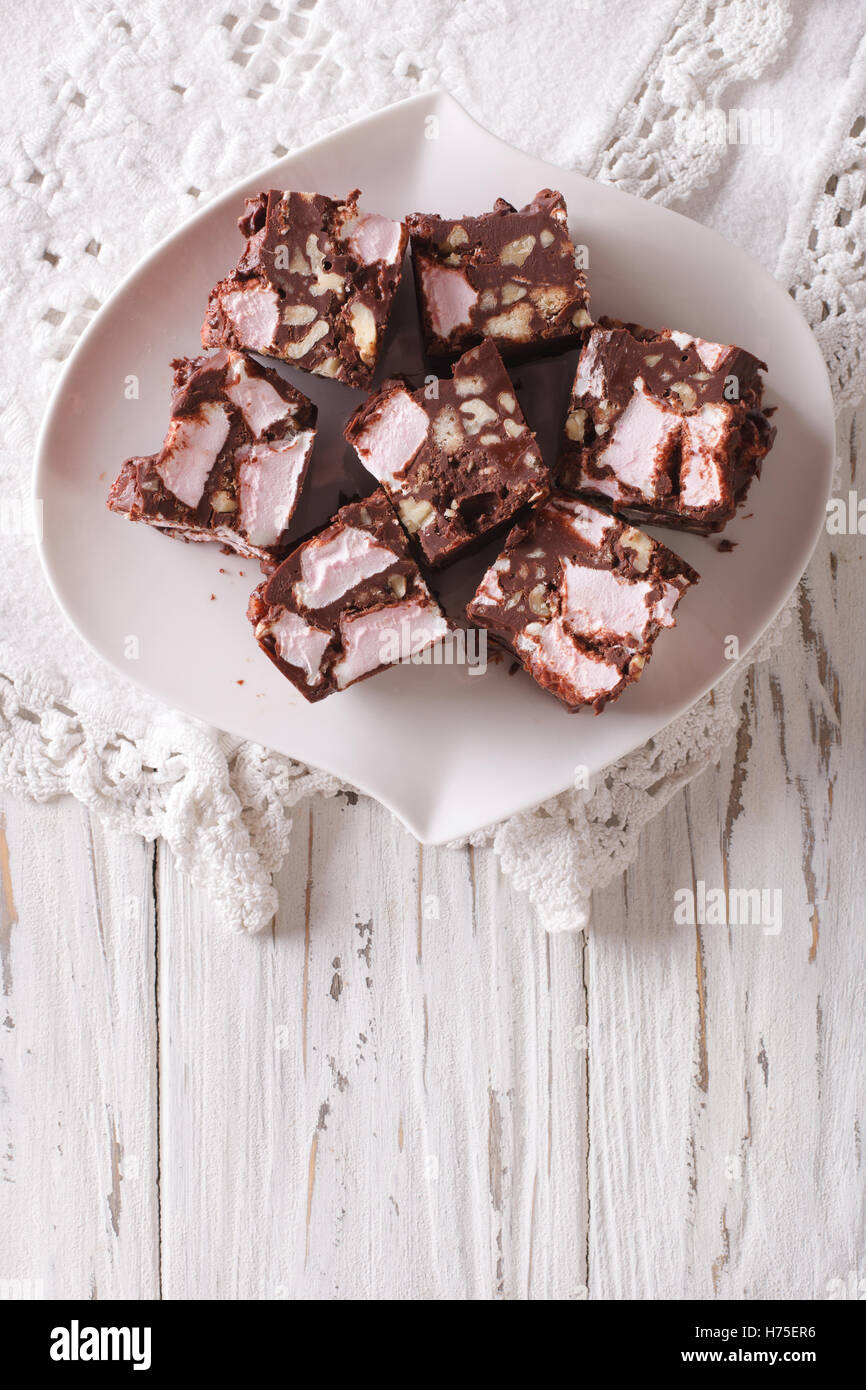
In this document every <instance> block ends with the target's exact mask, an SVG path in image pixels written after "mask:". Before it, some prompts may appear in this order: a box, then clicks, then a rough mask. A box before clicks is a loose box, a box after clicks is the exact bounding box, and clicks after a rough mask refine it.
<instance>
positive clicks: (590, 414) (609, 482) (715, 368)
mask: <svg viewBox="0 0 866 1390" xmlns="http://www.w3.org/2000/svg"><path fill="white" fill-rule="evenodd" d="M762 371H766V364H765V363H764V362H761V361H760V360H759V359H758V358H757V357H754V356H753V355H752V354H751V353H750V352H746V351H745V350H744V349H743V348H739V347H734V346H733V345H732V344H726V343H710V342H706V341H705V340H704V339H703V338H692V337H690V336H689V335H688V334H687V333H675V332H672V331H671V330H670V329H668V328H664V329H662V330H661V332H659V333H654V332H652V331H651V330H648V329H645V328H640V327H639V326H638V325H637V324H622V323H619V322H618V321H616V320H602V321H601V323H600V324H598V325H596V327H594V328H593V329H592V330H591V332H590V333H589V336H588V338H587V341H586V344H585V346H584V348H583V351H582V353H581V355H580V361H579V362H578V366H577V374H576V376H575V378H574V386H573V388H572V393H571V402H570V404H569V411H568V417H567V419H566V423H565V439H564V442H563V446H562V452H561V454H560V458H559V464H558V476H557V480H558V482H559V484H560V486H562V487H564V488H568V489H569V490H570V491H573V492H576V493H578V494H579V495H580V496H581V497H596V498H598V497H601V498H604V499H606V500H607V502H608V503H609V505H610V506H611V507H612V509H613V511H614V512H616V513H617V514H618V515H622V516H626V517H629V518H631V519H632V520H634V521H645V522H656V523H657V524H658V525H659V526H673V527H676V528H677V529H679V530H683V531H698V532H700V533H701V534H703V535H706V534H708V533H709V532H711V531H720V530H721V529H722V527H724V526H725V525H726V524H727V522H729V521H730V520H731V518H732V516H733V515H734V513H735V512H736V509H737V506H738V504H739V503H740V502H741V501H742V500H743V498H744V497H745V495H746V492H747V490H748V487H749V484H750V483H751V481H752V479H753V478H754V477H757V476H759V475H760V471H761V464H762V462H763V460H764V457H765V455H766V454H767V453H768V451H769V449H770V446H771V445H772V443H773V440H774V438H775V435H776V431H775V429H774V428H773V426H772V425H771V424H770V423H769V420H768V418H767V412H765V411H764V410H762V408H761V401H762V397H763V389H764V388H763V379H762V377H761V372H762Z"/></svg>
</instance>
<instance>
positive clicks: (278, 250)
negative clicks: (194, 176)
mask: <svg viewBox="0 0 866 1390" xmlns="http://www.w3.org/2000/svg"><path fill="white" fill-rule="evenodd" d="M358 197H359V192H358V190H357V189H356V190H355V191H354V192H352V193H350V194H349V195H348V197H347V198H346V199H345V200H344V201H343V202H339V201H337V200H336V199H334V198H329V197H326V196H325V195H324V194H319V193H299V192H292V191H287V192H281V191H280V190H278V189H271V190H270V191H269V192H267V193H260V194H259V195H258V196H257V197H256V198H249V199H247V205H246V210H245V212H244V214H243V216H242V217H241V219H240V221H239V223H238V225H239V227H240V230H241V232H242V233H243V234H244V235H245V236H246V237H247V243H246V246H245V247H244V250H243V252H242V254H241V257H240V259H239V261H238V264H237V267H236V268H235V271H234V273H233V274H232V275H230V276H228V277H227V278H226V279H224V280H221V281H220V282H219V283H218V284H217V285H216V286H215V287H214V289H213V290H212V291H211V296H210V302H209V304H208V310H207V315H206V317H205V322H204V326H203V328H202V344H203V346H205V347H211V346H218V345H226V346H229V347H242V348H247V349H250V350H253V351H259V352H264V353H266V354H267V355H269V356H271V357H278V358H281V359H283V360H284V361H286V362H290V363H292V365H294V366H296V367H301V368H303V369H304V370H305V371H311V372H315V373H317V374H318V375H321V376H326V377H333V378H334V379H335V380H337V381H343V382H345V383H346V384H347V385H350V386H356V387H361V388H364V389H367V388H369V386H370V383H371V381H372V378H373V371H374V369H375V365H376V360H377V357H378V353H379V350H380V348H381V344H382V339H383V337H384V333H385V328H386V326H387V322H388V317H389V314H390V311H391V304H392V302H393V298H394V295H395V293H396V291H397V287H398V285H399V283H400V277H401V274H402V269H403V258H404V252H405V248H406V240H407V233H406V230H405V227H403V226H402V225H400V224H391V225H392V226H399V228H400V230H399V242H398V246H397V249H396V251H395V253H394V256H393V259H392V260H387V261H386V260H381V259H380V260H373V261H371V262H366V261H365V260H364V259H363V258H362V257H361V255H360V254H359V252H358V248H357V246H356V245H354V244H353V242H352V239H351V237H352V231H353V227H354V226H355V225H356V224H357V222H358V221H359V220H361V219H363V218H364V217H365V216H367V217H369V216H371V215H370V214H365V213H364V212H363V211H359V209H358V206H357V199H358ZM376 220H377V221H384V219H376ZM244 291H259V292H260V293H262V294H263V295H264V296H265V298H264V300H263V311H262V325H261V326H259V327H253V326H251V325H247V327H246V331H244V327H243V325H242V324H240V323H239V322H237V321H235V320H233V319H232V316H231V306H232V296H234V295H236V294H238V293H240V292H244ZM272 320H273V322H272ZM269 328H270V329H271V330H272V331H270V332H269V331H268V329H269Z"/></svg>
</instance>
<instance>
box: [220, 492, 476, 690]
mask: <svg viewBox="0 0 866 1390" xmlns="http://www.w3.org/2000/svg"><path fill="white" fill-rule="evenodd" d="M347 529H348V530H350V531H353V532H358V531H360V532H364V533H365V534H366V535H368V536H369V537H370V538H371V539H372V540H373V542H374V543H375V545H376V546H377V547H381V548H382V549H384V550H387V551H388V552H389V555H388V557H383V558H382V563H381V566H377V568H376V570H375V573H371V574H368V575H366V576H363V575H358V576H357V577H356V578H354V579H352V580H350V582H348V583H347V585H346V587H345V588H344V589H343V591H342V592H340V593H339V594H336V595H335V596H334V597H333V598H331V599H329V601H327V602H325V603H322V604H315V605H310V604H309V603H307V602H305V601H304V597H303V593H302V590H303V579H302V576H303V565H304V556H305V554H309V552H310V550H311V548H315V547H320V548H321V547H325V546H328V545H329V543H331V542H333V541H334V540H335V539H337V538H339V536H340V535H341V533H345V532H346V530H347ZM410 605H411V606H416V605H417V606H420V607H421V608H422V609H424V610H425V611H426V613H427V614H428V615H429V625H430V627H431V630H432V629H433V628H438V627H441V628H442V629H443V631H444V630H445V628H446V627H447V626H448V624H447V621H446V620H445V619H444V617H443V615H442V612H441V609H440V608H439V605H438V603H437V602H436V600H435V599H434V597H433V595H432V594H431V593H430V590H429V589H428V587H427V584H426V583H425V581H424V578H423V576H422V574H421V571H420V570H419V568H418V566H417V564H416V563H415V560H414V559H413V558H412V555H411V553H410V550H409V545H408V542H407V539H406V535H405V533H404V531H403V528H402V527H401V525H400V523H399V522H398V520H397V518H396V516H395V515H394V510H393V508H392V506H391V504H390V502H389V501H388V498H387V496H386V495H385V493H384V492H383V491H382V489H381V488H377V489H376V491H375V492H374V493H372V494H371V495H370V496H369V497H367V498H364V499H363V500H362V501H360V502H350V503H348V504H347V505H346V506H344V507H341V508H340V510H339V511H338V512H337V513H336V515H335V516H334V517H333V519H332V520H331V521H330V522H329V523H328V524H327V525H326V526H324V527H322V529H321V530H320V531H318V532H316V533H315V534H314V535H313V536H310V537H309V538H308V539H307V540H305V541H303V542H302V543H301V545H299V546H297V547H296V548H295V550H293V551H292V553H291V554H290V555H289V556H288V557H287V558H286V559H285V560H284V561H283V563H282V564H281V565H280V566H279V568H278V569H276V570H275V571H274V572H273V574H271V575H270V576H269V578H267V579H266V580H265V581H264V582H263V583H262V584H260V585H259V587H258V588H257V589H256V590H255V591H254V593H253V594H252V596H251V598H250V602H249V608H248V610H247V616H248V618H249V620H250V622H251V623H252V624H253V627H254V629H255V636H256V641H257V642H258V644H259V646H260V647H261V649H262V651H263V652H265V654H266V655H267V656H268V657H269V658H270V660H271V661H272V662H273V663H274V665H275V666H276V667H277V668H278V670H280V671H281V672H282V674H283V675H284V676H285V677H286V678H287V679H288V680H289V681H291V683H292V684H293V685H294V686H295V688H296V689H297V690H299V691H300V693H301V694H302V695H303V696H304V698H305V699H306V700H308V701H310V702H311V703H315V702H317V701H319V700H322V699H324V698H325V697H326V696H327V695H331V694H333V693H334V692H335V691H337V690H340V689H342V688H347V687H345V686H341V685H340V684H339V681H338V676H337V671H336V669H335V668H336V667H337V665H338V663H339V661H340V659H341V657H342V656H343V655H344V654H345V653H344V644H343V628H342V624H343V623H344V622H345V621H346V620H349V621H351V619H352V618H353V617H355V616H359V615H369V614H376V613H379V612H381V611H382V610H385V609H389V610H392V611H393V612H394V613H396V614H397V615H398V616H399V614H400V611H401V610H402V611H404V612H405V611H406V610H407V608H408V607H409V606H410ZM285 614H295V615H297V616H298V617H299V618H301V619H303V621H304V622H305V623H307V624H309V625H310V626H311V627H312V628H314V629H316V630H317V631H320V632H322V633H327V634H328V638H329V640H328V644H327V646H326V647H325V648H324V650H323V653H322V656H321V659H320V664H319V669H318V672H317V677H318V678H317V679H313V680H311V679H308V673H307V672H305V670H304V669H303V667H301V666H298V665H295V664H294V663H292V662H290V661H288V660H285V659H284V658H283V657H282V656H281V655H280V653H279V651H278V650H277V643H276V640H275V633H274V630H273V629H274V625H275V624H277V623H278V622H279V620H280V619H281V618H282V617H283V615H285ZM387 664H389V663H387V662H382V663H379V664H376V665H375V666H374V667H373V668H372V669H370V670H367V671H365V672H364V673H363V675H361V676H360V677H357V678H356V679H367V677H369V676H372V675H375V674H376V673H377V672H378V671H381V670H383V669H385V666H386V665H387ZM354 683H355V680H352V681H350V682H349V684H354Z"/></svg>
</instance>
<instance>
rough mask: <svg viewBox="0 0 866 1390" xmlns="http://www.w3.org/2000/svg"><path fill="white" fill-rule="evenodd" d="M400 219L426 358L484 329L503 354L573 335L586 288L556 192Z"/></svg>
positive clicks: (563, 343)
mask: <svg viewBox="0 0 866 1390" xmlns="http://www.w3.org/2000/svg"><path fill="white" fill-rule="evenodd" d="M406 224H407V226H408V228H409V234H410V237H411V240H412V267H413V270H414V272H415V289H416V293H417V296H418V308H419V312H420V315H421V323H422V325H423V329H424V341H425V346H426V348H427V352H428V354H429V355H430V356H431V357H456V356H457V354H458V353H461V352H464V351H465V350H466V348H468V347H471V346H472V345H473V344H474V343H477V342H478V341H479V339H481V338H482V337H486V338H492V339H493V341H494V342H495V343H496V345H497V347H498V348H499V350H500V352H501V353H502V354H503V356H505V357H515V356H528V355H530V353H533V352H551V351H554V352H562V351H564V350H565V349H566V348H568V347H571V346H572V345H573V344H575V343H577V342H579V341H580V339H581V336H582V332H583V330H584V329H585V328H586V327H587V326H588V325H589V323H590V317H589V292H588V291H587V288H586V277H585V275H584V273H583V271H582V270H579V269H578V268H577V267H576V266H575V250H574V245H573V244H572V240H571V237H570V236H569V232H568V213H567V211H566V206H565V199H564V198H563V196H562V194H561V193H556V192H554V191H553V190H552V189H550V188H543V189H542V190H541V192H540V193H536V195H535V198H534V199H533V201H532V202H531V203H527V204H526V207H524V208H521V209H520V210H519V211H518V210H517V208H514V207H512V205H511V203H506V202H505V200H504V199H503V198H497V200H496V203H495V204H494V207H493V211H492V212H487V213H484V214H483V215H482V216H481V217H459V218H457V217H454V218H444V217H438V216H436V215H435V214H428V213H423V212H416V213H414V214H412V216H410V217H407V219H406Z"/></svg>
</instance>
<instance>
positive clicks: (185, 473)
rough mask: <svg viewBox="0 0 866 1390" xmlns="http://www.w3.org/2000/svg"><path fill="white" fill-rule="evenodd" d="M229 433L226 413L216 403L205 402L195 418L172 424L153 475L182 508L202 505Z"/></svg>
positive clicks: (174, 421)
mask: <svg viewBox="0 0 866 1390" xmlns="http://www.w3.org/2000/svg"><path fill="white" fill-rule="evenodd" d="M228 432H229V413H228V411H227V410H226V408H225V406H224V405H222V404H221V403H220V402H219V401H206V402H205V403H204V405H202V406H201V407H200V409H199V412H198V414H197V415H196V416H194V417H192V416H191V417H189V418H186V419H179V420H172V422H171V425H170V426H169V431H168V434H167V435H166V440H165V444H164V445H163V449H162V456H161V458H160V461H159V463H158V464H157V465H156V471H157V473H158V474H159V476H160V477H161V478H162V481H163V482H164V483H165V485H166V487H167V488H168V490H169V492H172V493H174V495H175V497H176V498H177V499H178V501H180V502H183V503H184V505H185V506H187V507H197V506H198V504H199V502H200V501H201V499H202V495H203V493H204V489H205V484H206V482H207V480H208V477H209V475H210V472H211V469H212V468H213V466H214V464H215V463H216V461H217V458H218V457H219V453H220V450H221V449H222V447H223V445H224V444H225V442H226V439H227V438H228Z"/></svg>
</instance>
